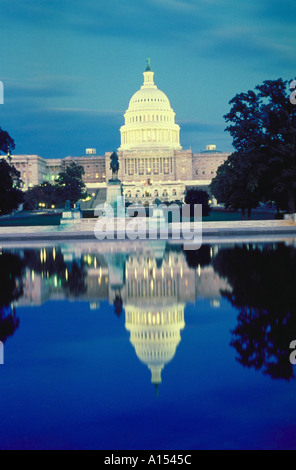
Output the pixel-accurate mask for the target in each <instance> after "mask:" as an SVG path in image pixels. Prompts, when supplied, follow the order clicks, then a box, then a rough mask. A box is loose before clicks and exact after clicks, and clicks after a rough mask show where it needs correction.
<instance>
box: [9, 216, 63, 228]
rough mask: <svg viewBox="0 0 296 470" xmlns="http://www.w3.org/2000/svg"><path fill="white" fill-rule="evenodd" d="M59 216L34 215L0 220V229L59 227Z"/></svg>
mask: <svg viewBox="0 0 296 470" xmlns="http://www.w3.org/2000/svg"><path fill="white" fill-rule="evenodd" d="M60 219H61V215H60V214H42V215H40V214H38V215H37V214H36V215H33V214H32V215H27V216H24V217H21V216H17V217H9V218H4V219H1V218H0V227H28V226H46V225H60Z"/></svg>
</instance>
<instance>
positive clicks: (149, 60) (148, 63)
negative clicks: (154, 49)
mask: <svg viewBox="0 0 296 470" xmlns="http://www.w3.org/2000/svg"><path fill="white" fill-rule="evenodd" d="M149 70H151V59H150V57H148V59H147V68H146V71H149Z"/></svg>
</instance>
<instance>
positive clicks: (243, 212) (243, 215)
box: [242, 209, 246, 220]
mask: <svg viewBox="0 0 296 470" xmlns="http://www.w3.org/2000/svg"><path fill="white" fill-rule="evenodd" d="M245 210H246V209H242V220H245Z"/></svg>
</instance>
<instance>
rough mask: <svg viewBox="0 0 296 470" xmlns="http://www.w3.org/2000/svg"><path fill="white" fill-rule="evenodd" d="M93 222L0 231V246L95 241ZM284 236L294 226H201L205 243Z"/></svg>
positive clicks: (263, 223)
mask: <svg viewBox="0 0 296 470" xmlns="http://www.w3.org/2000/svg"><path fill="white" fill-rule="evenodd" d="M130 220H135V219H128V221H130ZM97 221H98V220H97V219H82V220H81V222H77V223H75V224H69V225H60V226H42V227H40V226H38V227H0V242H4V241H10V240H15V241H16V240H31V241H32V240H78V239H79V240H83V239H88V240H96V237H95V235H94V229H95V224H96V223H97ZM191 227H192V225H191ZM175 228H176V225H175V224H174V226H173V225H172V224H169V238H171V233H172V230H174V229H175ZM121 233H124V232H121ZM106 235H107V234H106ZM284 235H289V236H290V237H295V238H296V224H295V223H293V222H290V221H287V220H253V221H252V220H244V221H227V222H204V223H203V224H202V237H203V239H204V238H206V239H207V241H210V239H213V238H214V239H217V238H218V239H221V238H223V239H225V238H227V239H230V240H233V239H236V238H240V239H242V237H243V238H245V237H251V238H253V237H260V238H262V237H272V236H273V237H274V236H284ZM115 238H116V237H115ZM119 238H121V237H119ZM181 239H182V238H181Z"/></svg>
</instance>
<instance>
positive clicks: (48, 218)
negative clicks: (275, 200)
mask: <svg viewBox="0 0 296 470" xmlns="http://www.w3.org/2000/svg"><path fill="white" fill-rule="evenodd" d="M83 217H84V218H87V217H91V218H93V217H94V215H93V212H92V211H89V212H88V213H85V214H83ZM251 219H252V220H274V212H272V211H262V210H254V211H252V218H251ZM60 220H61V214H40V213H39V214H34V213H25V214H23V215H21V214H18V215H16V216H11V217H3V218H1V217H0V227H17V226H19V227H25V226H27V227H28V226H46V225H60ZM227 220H229V221H231V220H241V212H240V211H238V212H232V211H227V210H221V209H219V210H217V209H216V210H215V209H214V210H212V211H211V212H210V215H209V216H208V217H203V222H219V221H227ZM169 221H170V217H169Z"/></svg>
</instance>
